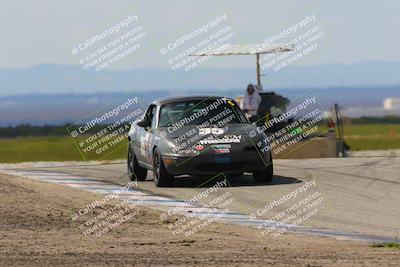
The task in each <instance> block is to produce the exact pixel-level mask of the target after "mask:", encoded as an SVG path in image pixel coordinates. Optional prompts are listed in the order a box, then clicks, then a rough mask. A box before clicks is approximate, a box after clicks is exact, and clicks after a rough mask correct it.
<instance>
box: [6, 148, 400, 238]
mask: <svg viewBox="0 0 400 267" xmlns="http://www.w3.org/2000/svg"><path fill="white" fill-rule="evenodd" d="M274 167H275V177H274V181H273V183H272V184H264V185H257V184H255V183H254V182H253V180H252V177H251V176H250V175H247V174H245V175H243V176H242V177H237V178H231V179H229V186H227V187H223V188H220V189H218V194H216V196H218V195H221V194H222V193H224V192H230V193H231V195H232V196H233V199H234V200H233V202H232V203H231V205H230V206H229V207H228V208H229V213H230V214H231V217H235V216H236V221H238V222H240V223H239V224H244V225H246V224H248V225H253V226H257V225H259V224H260V221H262V220H265V219H271V218H273V216H275V215H277V214H279V213H280V212H282V211H285V210H287V209H288V208H290V207H292V206H293V204H295V203H298V201H300V200H301V199H304V198H305V197H307V196H309V195H311V194H312V193H315V192H319V193H318V194H319V195H320V197H322V198H323V201H322V202H320V203H317V204H318V205H317V206H316V207H317V212H316V213H315V214H313V216H310V217H309V218H307V219H305V220H304V221H302V222H301V223H300V224H299V226H295V227H293V228H291V229H290V231H295V232H298V233H305V234H318V235H326V236H334V237H338V238H345V239H346V238H347V239H358V240H366V241H379V240H382V241H392V240H397V239H396V238H397V237H400V207H399V203H400V157H397V156H380V157H368V156H367V157H352V158H330V159H302V160H275V161H274ZM0 169H3V170H0V172H8V173H14V174H18V173H19V175H21V176H25V177H27V176H29V175H32V174H36V178H40V179H42V180H43V179H44V178H43V176H45V178H46V177H48V178H51V177H56V176H57V175H59V177H58V179H59V181H60V179H62V177H64V176H65V177H66V178H68V177H73V178H74V179H78V178H79V177H81V178H82V177H90V178H91V179H94V180H95V181H101V182H100V183H103V182H104V183H105V184H109V185H113V184H115V185H117V186H119V185H125V184H126V183H127V182H128V179H127V177H126V165H125V162H121V161H120V162H112V163H105V164H104V163H97V162H88V163H76V162H66V163H23V164H2V165H0ZM46 173H47V176H46V175H43V174H46ZM60 175H61V178H60ZM31 178H35V175H33V176H32V177H31ZM220 178H221V176H219V177H217V178H216V179H212V180H209V179H210V178H209V177H208V178H191V177H182V178H177V179H176V180H175V184H174V187H172V188H157V187H155V186H154V184H153V181H152V180H151V179H152V173H151V172H149V174H148V177H147V180H146V181H143V182H139V185H138V189H139V190H140V191H142V192H145V193H146V195H148V196H149V197H150V198H153V199H154V198H155V199H157V198H162V197H165V198H164V199H166V200H165V201H167V202H168V201H169V205H170V206H171V205H172V206H173V205H175V204H176V203H179V200H188V199H191V198H193V197H194V196H196V195H199V194H201V192H204V191H205V190H207V188H208V187H209V186H213V184H214V183H215V182H216V181H219V180H220ZM82 179H83V180H84V179H85V178H82ZM82 179H81V180H82ZM44 181H46V179H44ZM49 181H50V180H49ZM92 181H93V180H92ZM313 181H315V186H312V187H310V188H308V189H307V191H305V192H302V193H298V195H297V197H296V198H292V199H290V200H288V201H285V202H282V203H281V204H279V205H278V206H276V207H274V208H273V209H272V210H271V213H268V214H269V215H268V216H270V217H269V218H268V217H262V216H261V217H260V218H257V219H255V220H253V221H251V220H252V219H251V218H249V216H248V215H249V214H256V213H257V210H262V208H263V207H265V206H266V205H268V204H269V203H271V202H273V201H277V200H280V199H282V197H283V196H287V195H289V194H290V193H291V192H293V191H296V190H298V189H299V188H300V187H303V186H305V185H306V184H310V182H313ZM110 182H111V183H110ZM66 183H68V182H66ZM204 183H205V184H204ZM199 186H200V187H199ZM103 193H105V192H103ZM173 200H178V201H177V202H174V201H173ZM201 201H203V200H201ZM201 201H200V202H201ZM149 203H150V204H149V205H150V206H159V204H157V203H156V204H154V203H153V204H151V202H149ZM309 204H310V203H309ZM164 210H165V209H164ZM191 212H192V211H191ZM239 219H240V220H239ZM373 236H377V237H376V238H374V237H373ZM378 236H379V237H378ZM380 237H383V238H380Z"/></svg>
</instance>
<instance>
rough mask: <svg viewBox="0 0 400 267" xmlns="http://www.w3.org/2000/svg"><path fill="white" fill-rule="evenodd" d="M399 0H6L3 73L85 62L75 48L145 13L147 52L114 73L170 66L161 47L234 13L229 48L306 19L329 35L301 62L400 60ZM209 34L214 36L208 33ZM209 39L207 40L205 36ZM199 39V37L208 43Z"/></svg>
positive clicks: (1, 14)
mask: <svg viewBox="0 0 400 267" xmlns="http://www.w3.org/2000/svg"><path fill="white" fill-rule="evenodd" d="M399 10H400V2H399V1H366V0H363V1H361V0H360V1H349V0H347V1H344V0H340V1H339V0H336V1H299V0H293V1H278V0H276V1H265V0H260V1H250V0H247V1H232V0H227V1H211V0H209V1H204V0H203V1H189V0H181V1H179V0H169V1H154V0H153V1H152V0H141V1H105V0H101V1H94V0H93V1H77V0H68V1H61V0H59V1H54V0H40V1H37V0H36V1H34V0H3V1H2V6H1V9H0V22H1V23H0V32H1V49H0V58H1V61H0V68H19V67H26V66H31V65H35V64H42V63H57V64H79V63H78V57H76V56H75V57H74V56H73V55H72V54H71V52H70V50H71V48H73V47H75V46H77V45H78V44H80V43H82V42H84V41H85V40H87V39H88V38H90V37H91V36H93V35H95V34H97V33H101V32H104V30H106V29H108V28H110V27H111V26H113V25H115V24H117V23H118V22H120V21H121V20H122V19H124V18H125V17H127V16H129V15H135V14H137V15H138V18H139V21H138V22H137V24H138V25H141V26H142V27H143V29H144V31H145V32H146V36H145V37H144V38H143V40H141V42H140V45H141V48H140V49H139V50H138V51H136V52H135V53H132V54H130V55H129V56H127V57H125V58H123V59H121V60H120V61H118V62H117V63H116V64H114V65H113V66H112V67H111V68H112V69H130V68H139V67H168V66H169V65H168V62H167V60H168V58H167V57H165V56H163V55H161V53H160V52H159V51H160V48H162V47H165V46H167V45H168V44H169V43H171V42H173V41H174V40H175V39H176V38H178V37H179V36H181V35H183V34H185V33H188V32H192V31H193V30H194V29H196V28H198V27H199V26H201V25H203V24H205V23H207V22H209V21H210V20H211V19H213V18H215V17H216V16H221V15H224V14H226V18H227V21H226V25H229V26H230V27H231V28H232V30H233V31H234V33H235V35H234V37H233V38H232V39H231V40H229V42H228V43H233V44H236V43H260V42H262V41H263V40H264V39H265V38H267V37H268V36H270V35H272V34H276V33H279V32H280V31H282V30H284V29H285V28H287V27H289V26H291V25H292V24H294V23H296V22H299V21H301V20H302V19H304V17H305V16H310V15H313V14H315V15H316V21H315V22H314V25H317V26H319V27H321V28H322V29H323V31H324V36H323V38H322V39H321V40H319V43H318V49H316V50H315V51H313V52H312V53H310V54H309V55H307V56H305V57H303V58H301V59H300V60H298V61H297V62H296V63H295V64H299V65H302V64H306V65H311V64H326V63H354V62H360V61H369V60H383V61H399V60H400V53H399V52H398V48H399V44H400V35H399V34H398V32H399V30H398V28H399V26H400V18H399V14H398V12H399ZM204 36H206V35H204ZM200 39H201V38H200ZM200 39H199V40H200ZM252 66H254V58H253V57H240V58H231V57H224V58H219V59H214V58H213V59H211V60H209V61H208V62H207V63H205V64H203V65H202V67H223V68H230V67H252Z"/></svg>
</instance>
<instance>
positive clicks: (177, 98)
mask: <svg viewBox="0 0 400 267" xmlns="http://www.w3.org/2000/svg"><path fill="white" fill-rule="evenodd" d="M218 98H227V99H230V98H229V97H224V96H209V95H197V96H193V95H190V96H175V97H165V98H160V99H157V100H155V101H153V104H156V105H162V104H165V103H172V102H180V101H185V100H189V101H190V100H204V99H218Z"/></svg>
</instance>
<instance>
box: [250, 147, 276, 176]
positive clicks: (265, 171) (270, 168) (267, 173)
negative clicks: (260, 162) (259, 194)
mask: <svg viewBox="0 0 400 267" xmlns="http://www.w3.org/2000/svg"><path fill="white" fill-rule="evenodd" d="M273 178H274V165H273V161H272V155H271V152H270V153H269V162H268V166H267V168H266V169H263V170H260V171H255V172H253V179H254V181H255V182H256V183H270V182H272V179H273Z"/></svg>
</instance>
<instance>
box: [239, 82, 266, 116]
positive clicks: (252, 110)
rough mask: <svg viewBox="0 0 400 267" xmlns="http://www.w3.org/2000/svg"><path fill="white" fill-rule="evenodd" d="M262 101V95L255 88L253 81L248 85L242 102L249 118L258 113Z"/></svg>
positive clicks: (242, 106)
mask: <svg viewBox="0 0 400 267" xmlns="http://www.w3.org/2000/svg"><path fill="white" fill-rule="evenodd" d="M260 103H261V96H260V95H259V94H258V92H257V91H256V90H255V88H254V85H252V84H251V83H250V84H249V85H248V86H247V90H246V93H245V94H244V96H243V99H242V101H241V102H240V104H241V105H240V106H241V109H242V110H243V111H244V113H245V114H246V116H247V118H250V117H251V116H253V115H257V112H258V106H259V105H260Z"/></svg>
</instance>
